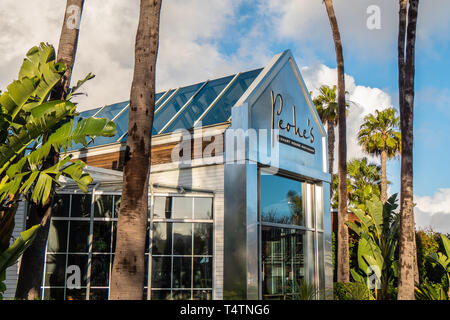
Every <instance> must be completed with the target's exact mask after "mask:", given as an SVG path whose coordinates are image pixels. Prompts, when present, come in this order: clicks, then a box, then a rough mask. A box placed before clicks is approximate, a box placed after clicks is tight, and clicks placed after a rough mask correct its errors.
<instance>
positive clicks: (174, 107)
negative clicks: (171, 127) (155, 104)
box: [153, 83, 203, 134]
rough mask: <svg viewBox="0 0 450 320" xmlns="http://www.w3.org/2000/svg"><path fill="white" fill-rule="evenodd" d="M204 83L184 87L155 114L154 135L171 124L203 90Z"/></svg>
mask: <svg viewBox="0 0 450 320" xmlns="http://www.w3.org/2000/svg"><path fill="white" fill-rule="evenodd" d="M202 85H203V83H198V84H194V85H191V86H187V87H183V88H181V89H180V90H178V92H177V93H176V94H175V95H174V96H173V97H172V98H171V99H170V100H169V101H168V102H167V103H166V104H165V105H164V106H162V107H161V109H160V110H158V112H156V113H155V118H154V120H153V134H157V133H159V131H160V130H161V129H162V128H163V127H164V126H165V125H166V123H168V122H169V120H170V119H172V118H173V116H174V115H175V114H176V113H177V112H178V111H179V110H180V109H181V108H182V107H183V106H184V104H185V103H186V102H187V101H188V100H189V99H190V98H191V97H192V96H193V95H194V94H195V93H196V92H197V91H198V89H200V88H201V86H202Z"/></svg>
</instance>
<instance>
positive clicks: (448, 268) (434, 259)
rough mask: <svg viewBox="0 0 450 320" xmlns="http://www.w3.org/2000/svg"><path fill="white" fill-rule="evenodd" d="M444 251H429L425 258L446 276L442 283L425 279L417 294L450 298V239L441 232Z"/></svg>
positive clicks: (444, 298)
mask: <svg viewBox="0 0 450 320" xmlns="http://www.w3.org/2000/svg"><path fill="white" fill-rule="evenodd" d="M440 238H441V244H442V247H443V251H444V252H433V251H432V252H429V253H428V254H427V255H426V256H425V258H426V260H427V261H428V262H429V263H430V264H431V266H432V268H433V269H438V270H440V271H441V272H442V273H443V274H444V276H443V277H442V278H441V282H440V283H433V282H431V281H424V282H423V283H422V284H421V285H419V286H417V287H416V296H418V298H420V299H426V300H450V240H449V239H448V238H447V237H446V236H444V235H443V234H440Z"/></svg>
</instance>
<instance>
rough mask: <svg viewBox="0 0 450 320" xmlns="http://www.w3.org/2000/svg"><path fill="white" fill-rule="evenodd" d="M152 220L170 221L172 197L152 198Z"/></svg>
mask: <svg viewBox="0 0 450 320" xmlns="http://www.w3.org/2000/svg"><path fill="white" fill-rule="evenodd" d="M153 202H154V204H153V218H159V219H170V218H171V217H170V212H171V209H172V197H154V198H153Z"/></svg>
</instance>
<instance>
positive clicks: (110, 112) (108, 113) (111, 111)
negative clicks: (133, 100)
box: [95, 101, 129, 120]
mask: <svg viewBox="0 0 450 320" xmlns="http://www.w3.org/2000/svg"><path fill="white" fill-rule="evenodd" d="M128 103H129V101H124V102H119V103H116V104H112V105H109V106H106V107H104V108H103V110H102V111H100V112H99V113H98V114H97V115H96V116H95V117H96V118H107V119H109V120H112V119H113V118H114V116H115V115H116V114H118V113H119V112H120V111H121V110H122V109H123V108H125V107H126V106H127V105H128Z"/></svg>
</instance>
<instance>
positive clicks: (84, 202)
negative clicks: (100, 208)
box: [70, 194, 92, 218]
mask: <svg viewBox="0 0 450 320" xmlns="http://www.w3.org/2000/svg"><path fill="white" fill-rule="evenodd" d="M91 199H92V197H91V195H90V194H74V195H72V210H71V212H70V216H71V217H85V218H89V217H90V216H91Z"/></svg>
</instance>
